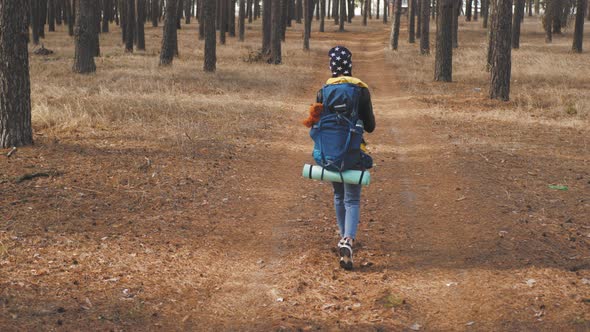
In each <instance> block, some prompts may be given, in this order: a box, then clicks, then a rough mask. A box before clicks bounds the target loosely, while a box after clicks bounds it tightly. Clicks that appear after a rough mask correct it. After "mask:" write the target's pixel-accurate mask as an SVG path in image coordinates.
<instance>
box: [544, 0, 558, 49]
mask: <svg viewBox="0 0 590 332" xmlns="http://www.w3.org/2000/svg"><path fill="white" fill-rule="evenodd" d="M556 2H559V0H545V15H543V28H544V29H545V42H546V43H551V42H553V23H554V22H555V21H554V19H553V16H554V15H556V11H555V7H556V6H555V3H556Z"/></svg>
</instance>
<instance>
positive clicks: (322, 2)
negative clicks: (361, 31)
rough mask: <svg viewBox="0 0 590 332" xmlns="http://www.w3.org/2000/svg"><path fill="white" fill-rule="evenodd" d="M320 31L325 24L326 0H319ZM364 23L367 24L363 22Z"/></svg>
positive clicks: (322, 30)
mask: <svg viewBox="0 0 590 332" xmlns="http://www.w3.org/2000/svg"><path fill="white" fill-rule="evenodd" d="M320 6H321V8H320V11H321V12H320V32H324V29H325V25H326V22H325V21H326V0H320ZM365 25H367V24H366V23H365Z"/></svg>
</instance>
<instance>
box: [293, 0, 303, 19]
mask: <svg viewBox="0 0 590 332" xmlns="http://www.w3.org/2000/svg"><path fill="white" fill-rule="evenodd" d="M302 19H303V2H302V0H297V1H296V2H295V23H301V20H302Z"/></svg>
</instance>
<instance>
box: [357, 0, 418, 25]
mask: <svg viewBox="0 0 590 332" xmlns="http://www.w3.org/2000/svg"><path fill="white" fill-rule="evenodd" d="M410 1H412V0H408V3H409V2H410ZM400 7H401V6H400ZM388 9H389V1H388V0H383V24H387V15H388V13H387V10H388ZM353 10H354V8H353Z"/></svg>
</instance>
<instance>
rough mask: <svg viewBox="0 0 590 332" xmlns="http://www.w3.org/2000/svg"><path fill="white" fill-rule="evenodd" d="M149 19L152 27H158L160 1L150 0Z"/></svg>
mask: <svg viewBox="0 0 590 332" xmlns="http://www.w3.org/2000/svg"><path fill="white" fill-rule="evenodd" d="M151 5H152V8H151V15H150V16H151V19H152V27H154V28H156V27H158V20H159V18H160V0H151Z"/></svg>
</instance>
